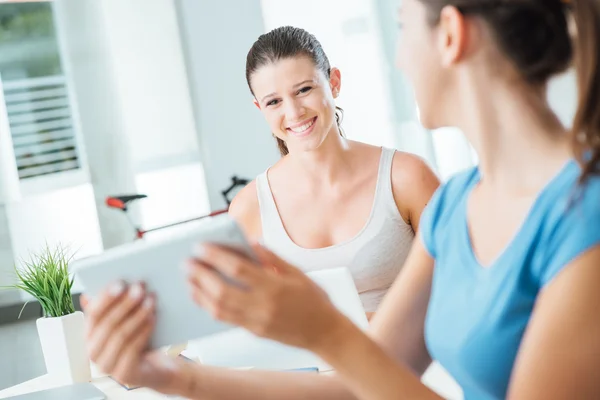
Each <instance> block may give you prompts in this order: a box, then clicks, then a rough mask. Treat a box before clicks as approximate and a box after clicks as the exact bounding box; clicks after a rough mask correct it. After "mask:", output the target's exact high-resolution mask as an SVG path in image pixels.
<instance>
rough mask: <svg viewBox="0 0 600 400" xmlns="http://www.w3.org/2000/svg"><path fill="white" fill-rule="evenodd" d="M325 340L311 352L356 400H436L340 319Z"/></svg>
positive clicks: (371, 341)
mask: <svg viewBox="0 0 600 400" xmlns="http://www.w3.org/2000/svg"><path fill="white" fill-rule="evenodd" d="M333 326H334V327H335V329H334V330H333V331H332V332H331V333H330V334H329V335H327V340H326V341H324V342H323V343H321V344H319V347H317V348H315V349H313V351H314V352H315V353H317V354H318V355H319V356H321V357H322V358H323V360H324V361H325V362H327V363H328V364H329V365H331V366H332V367H333V368H334V369H335V370H336V372H337V374H338V376H339V378H340V379H342V382H343V383H344V385H345V386H346V387H347V388H348V389H349V390H351V391H352V393H354V395H355V396H356V397H358V398H359V399H364V400H366V399H369V400H391V399H394V400H399V399H419V400H421V399H432V400H440V399H441V397H439V396H438V395H437V394H436V393H435V392H433V391H432V390H431V389H429V388H428V387H427V386H425V385H423V384H422V383H421V380H420V379H419V378H418V377H417V376H416V375H414V374H413V373H412V372H411V370H410V369H409V368H407V367H405V366H404V365H402V364H400V363H398V362H396V361H395V360H393V359H392V358H391V357H389V356H388V355H387V354H386V353H385V352H384V351H383V349H382V348H381V347H379V346H378V345H377V344H376V343H375V342H374V341H373V340H372V339H370V338H369V337H368V336H367V335H366V334H365V333H364V332H362V331H361V330H360V329H359V328H358V327H356V326H355V325H354V324H353V323H352V322H351V321H350V320H348V319H347V318H346V317H344V316H341V315H340V319H339V321H336V322H335V324H334V325H333Z"/></svg>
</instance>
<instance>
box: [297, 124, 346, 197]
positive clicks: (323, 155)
mask: <svg viewBox="0 0 600 400" xmlns="http://www.w3.org/2000/svg"><path fill="white" fill-rule="evenodd" d="M351 147H352V142H351V141H349V140H347V139H346V138H344V137H342V136H341V135H340V133H339V131H338V130H337V128H335V127H334V128H332V129H331V131H330V132H329V134H328V135H327V137H326V138H325V140H324V141H323V143H321V145H320V146H319V147H318V148H316V149H314V150H311V151H303V152H296V153H294V154H290V157H289V161H290V163H291V164H292V165H293V166H294V168H295V169H297V170H298V171H301V173H303V174H305V176H306V177H307V178H308V179H310V180H311V181H314V182H316V183H319V184H323V185H328V186H332V185H334V184H335V183H336V182H339V181H340V180H342V179H347V177H348V174H351V173H352V165H353V163H352V158H351V155H350V151H349V150H350V148H351Z"/></svg>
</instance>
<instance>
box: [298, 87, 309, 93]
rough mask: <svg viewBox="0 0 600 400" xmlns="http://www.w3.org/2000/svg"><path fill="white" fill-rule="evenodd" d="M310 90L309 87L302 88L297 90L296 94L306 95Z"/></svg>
mask: <svg viewBox="0 0 600 400" xmlns="http://www.w3.org/2000/svg"><path fill="white" fill-rule="evenodd" d="M311 89H312V88H311V87H310V86H306V87H303V88H302V89H300V90H298V93H308V92H309V91H310V90H311Z"/></svg>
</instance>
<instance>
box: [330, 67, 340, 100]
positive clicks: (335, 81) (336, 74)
mask: <svg viewBox="0 0 600 400" xmlns="http://www.w3.org/2000/svg"><path fill="white" fill-rule="evenodd" d="M329 86H330V87H331V94H332V95H333V98H334V99H335V98H337V97H338V96H339V95H340V89H341V88H342V73H341V72H340V70H339V69H337V68H335V67H333V68H331V71H330V72H329Z"/></svg>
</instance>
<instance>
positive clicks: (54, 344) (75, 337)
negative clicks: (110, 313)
mask: <svg viewBox="0 0 600 400" xmlns="http://www.w3.org/2000/svg"><path fill="white" fill-rule="evenodd" d="M37 329H38V335H39V338H40V343H41V345H42V352H43V353H44V361H45V363H46V370H47V372H48V374H49V375H51V376H52V378H51V379H52V380H53V381H54V382H60V383H61V384H65V385H68V384H71V383H79V382H89V381H90V380H91V379H92V376H91V375H92V374H91V370H90V361H89V358H88V355H87V349H86V345H85V337H84V335H85V333H84V316H83V313H82V312H81V311H77V312H75V313H73V314H69V315H65V316H63V317H56V318H40V319H38V320H37Z"/></svg>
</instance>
